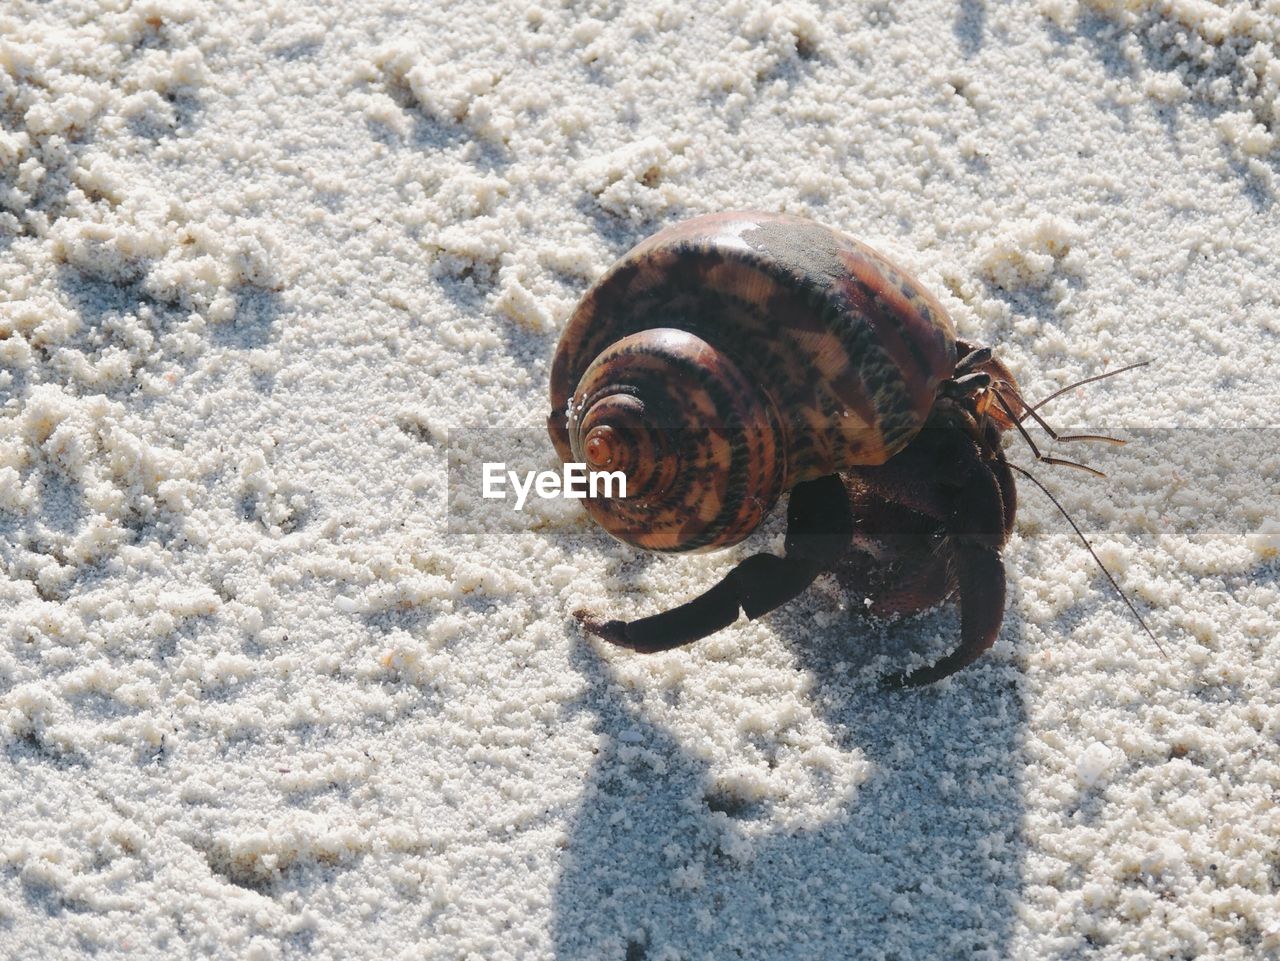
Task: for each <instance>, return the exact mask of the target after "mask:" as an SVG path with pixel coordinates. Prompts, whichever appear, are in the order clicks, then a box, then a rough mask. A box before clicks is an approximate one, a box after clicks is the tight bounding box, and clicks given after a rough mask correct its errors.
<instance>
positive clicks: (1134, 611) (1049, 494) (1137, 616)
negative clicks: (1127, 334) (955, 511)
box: [1005, 371, 1169, 658]
mask: <svg viewBox="0 0 1280 961" xmlns="http://www.w3.org/2000/svg"><path fill="white" fill-rule="evenodd" d="M1115 373H1119V371H1115ZM1005 463H1008V461H1006V462H1005ZM1009 466H1010V467H1012V468H1013V469H1014V470H1016V471H1017V472H1018V473H1019V474H1021V475H1022V476H1023V477H1025V478H1027V479H1028V480H1030V481H1031V483H1033V484H1035V485H1036V487H1039V488H1040V489H1041V490H1042V491H1044V495H1045V497H1047V498H1049V500H1051V501H1053V506H1054V507H1056V508H1058V510H1059V511H1061V513H1062V516H1063V517H1065V518H1066V519H1067V523H1068V524H1070V525H1071V529H1072V530H1073V531H1075V532H1076V536H1077V537H1079V538H1080V542H1081V543H1082V544H1084V546H1085V549H1086V550H1087V551H1088V552H1089V554H1090V555H1091V556H1092V557H1093V559H1094V561H1095V562H1096V563H1097V565H1098V567H1100V568H1101V569H1102V573H1104V574H1106V575H1107V580H1109V581H1110V582H1111V586H1112V587H1114V588H1115V590H1116V593H1117V594H1119V595H1120V599H1121V600H1122V601H1124V602H1125V605H1126V606H1127V607H1128V608H1129V612H1130V613H1131V614H1133V616H1134V618H1135V619H1136V620H1137V622H1138V623H1139V624H1140V625H1141V626H1142V629H1143V630H1144V631H1146V632H1147V637H1149V638H1151V640H1152V641H1153V642H1154V643H1155V645H1156V649H1157V650H1158V651H1159V652H1160V653H1161V654H1163V655H1164V656H1165V657H1166V658H1167V657H1168V656H1169V654H1168V652H1167V651H1165V649H1164V645H1162V644H1161V643H1160V641H1159V640H1158V639H1157V638H1156V636H1155V635H1154V634H1152V633H1151V628H1149V627H1147V622H1146V621H1144V620H1143V619H1142V615H1141V614H1139V613H1138V609H1137V608H1136V607H1134V606H1133V601H1131V600H1129V595H1128V594H1126V593H1125V592H1124V591H1122V590H1121V589H1120V585H1119V584H1117V583H1116V579H1115V578H1114V577H1112V576H1111V572H1110V571H1109V570H1107V565H1106V564H1104V563H1102V558H1100V557H1099V556H1098V554H1097V552H1096V551H1094V549H1093V545H1092V544H1090V543H1089V539H1088V538H1087V537H1085V536H1084V532H1083V531H1082V530H1080V528H1079V526H1078V525H1077V524H1076V522H1075V521H1073V520H1072V519H1071V515H1070V514H1068V513H1067V509H1066V508H1065V507H1063V506H1062V504H1061V502H1060V501H1059V500H1058V498H1056V497H1054V496H1053V494H1052V492H1051V491H1050V490H1049V488H1047V487H1045V486H1044V485H1043V484H1042V483H1040V481H1039V480H1038V479H1037V478H1036V476H1035V475H1034V474H1032V473H1031V472H1030V471H1029V470H1025V469H1024V468H1021V467H1019V466H1018V465H1017V464H1009Z"/></svg>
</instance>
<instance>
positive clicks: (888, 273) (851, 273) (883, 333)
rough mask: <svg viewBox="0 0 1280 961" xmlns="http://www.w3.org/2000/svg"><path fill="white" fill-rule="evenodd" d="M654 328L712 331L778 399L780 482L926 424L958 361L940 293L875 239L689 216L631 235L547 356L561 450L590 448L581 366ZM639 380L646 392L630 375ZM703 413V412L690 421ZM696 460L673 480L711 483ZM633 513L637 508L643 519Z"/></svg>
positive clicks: (785, 220)
mask: <svg viewBox="0 0 1280 961" xmlns="http://www.w3.org/2000/svg"><path fill="white" fill-rule="evenodd" d="M656 329H671V330H676V331H681V332H684V333H686V334H688V335H690V336H691V337H693V338H695V339H696V340H698V341H700V342H701V343H703V344H705V345H707V347H708V349H710V350H711V351H712V352H713V353H714V354H715V355H716V356H717V357H719V358H720V360H719V361H718V363H719V364H720V365H721V368H722V369H728V368H729V367H732V368H733V370H734V371H736V373H735V375H734V376H735V377H736V378H739V379H740V380H741V381H742V382H743V383H744V384H745V385H746V387H743V388H742V389H743V390H744V391H745V392H746V393H748V394H749V395H753V396H758V397H762V398H763V400H761V403H762V404H763V407H762V410H766V411H768V410H772V411H773V413H772V414H768V413H766V414H765V415H764V416H765V421H768V420H769V418H770V417H773V418H774V419H775V420H776V425H774V427H773V428H771V429H773V430H774V433H773V435H772V436H773V437H774V438H775V440H776V443H775V446H776V447H777V448H778V449H779V450H780V451H781V453H780V454H779V455H778V456H777V458H776V459H775V461H776V463H777V464H780V465H781V466H780V469H781V470H782V471H783V478H782V490H789V489H790V488H791V487H793V486H795V485H796V484H798V483H800V482H802V481H805V480H811V479H813V478H816V477H821V476H824V475H826V474H831V473H836V472H839V471H841V470H846V469H849V468H851V467H857V466H871V465H876V464H881V463H884V461H886V460H887V459H888V458H890V457H892V456H893V455H894V454H895V453H897V452H898V451H899V450H901V449H902V448H903V447H905V446H906V445H907V443H909V442H910V440H911V439H912V437H914V436H915V434H916V433H917V432H918V431H919V429H920V428H921V426H923V424H924V422H925V420H926V419H927V418H928V416H929V412H930V410H931V409H932V407H933V403H934V398H935V396H936V394H937V390H938V385H939V384H940V383H941V382H942V381H943V380H945V379H946V378H948V377H950V376H951V374H952V372H953V370H954V369H955V364H956V344H955V333H954V331H953V329H952V326H951V321H950V319H949V318H948V317H947V314H946V312H945V311H944V310H943V309H942V307H941V305H939V304H938V302H937V301H936V300H934V299H933V297H932V296H930V295H929V294H928V293H927V292H926V291H924V290H923V289H922V288H921V287H920V286H919V285H918V284H917V283H916V282H915V281H914V280H912V279H911V277H910V276H909V275H908V274H907V273H906V272H905V271H903V270H901V269H900V268H898V267H896V266H895V265H894V264H892V263H891V262H890V261H888V260H887V259H886V258H884V257H883V256H882V255H880V254H879V253H877V252H876V251H874V250H872V249H871V248H869V247H867V246H865V245H863V244H860V243H858V242H857V241H855V240H853V239H851V238H849V237H847V236H845V235H844V234H842V233H839V232H838V231H834V230H831V229H830V228H827V227H824V226H822V225H821V224H817V223H815V222H813V221H810V220H806V219H804V218H800V217H792V216H787V215H779V214H767V213H756V212H741V213H725V214H711V215H707V216H703V217H696V218H693V219H692V220H687V221H684V222H683V223H679V224H676V225H674V226H672V227H669V228H667V229H665V230H663V231H660V232H659V233H657V234H654V235H653V236H651V237H649V238H648V239H647V240H644V241H642V242H641V243H640V244H639V245H637V246H636V247H635V248H633V249H632V250H631V251H630V252H629V253H628V254H626V255H625V256H624V257H623V258H622V259H621V260H619V261H618V262H617V263H616V264H615V265H614V266H613V267H611V268H610V269H609V271H608V272H607V273H606V274H605V275H604V276H603V277H602V278H601V279H600V280H599V281H598V282H597V283H596V284H595V285H593V286H592V288H591V289H590V290H589V291H588V292H587V293H586V294H585V295H584V297H583V298H582V300H581V302H580V303H579V304H578V307H577V308H576V310H575V311H574V314H573V316H572V317H571V318H570V320H569V323H568V325H567V326H566V328H565V331H564V333H563V335H562V336H561V339H560V344H559V346H558V348H557V350H556V355H555V359H554V361H553V364H552V372H551V407H552V413H551V416H550V417H549V418H548V428H549V430H550V433H551V437H552V441H553V442H554V444H555V446H556V450H557V452H558V453H559V455H560V457H561V459H562V460H565V461H568V460H570V459H574V460H578V461H582V460H586V457H585V455H586V453H588V451H587V448H586V447H582V448H581V449H580V450H578V451H576V452H575V450H574V449H573V446H572V443H571V440H570V433H571V427H572V426H573V425H572V424H571V423H570V422H569V421H570V418H567V417H566V409H567V408H568V407H569V406H570V399H571V398H573V399H574V401H573V403H574V405H577V404H580V403H581V401H582V399H583V397H584V396H585V395H586V394H588V393H590V391H588V390H585V389H584V388H583V387H582V386H581V384H582V382H583V381H584V380H585V375H586V374H587V372H588V369H589V368H592V367H593V365H594V364H595V362H596V360H597V358H599V357H601V356H602V355H604V354H605V353H606V352H607V351H609V350H611V349H612V348H611V345H615V344H617V343H619V342H626V341H627V339H628V338H630V337H632V336H634V335H637V334H640V333H642V332H644V331H654V330H656ZM697 383H698V378H697V377H696V376H689V377H685V376H684V375H682V379H681V380H679V381H678V382H673V383H670V384H668V385H667V386H665V387H662V388H658V387H657V386H656V385H655V388H654V389H655V390H657V391H658V393H660V394H663V395H665V396H675V397H683V396H684V395H683V394H681V391H687V390H689V389H690V387H691V386H692V385H695V384H697ZM624 393H625V392H624ZM632 394H633V396H635V397H639V393H638V388H633V389H632ZM654 396H657V394H655V395H654ZM641 399H642V400H644V399H643V398H641ZM620 403H621V401H620ZM645 403H649V401H645ZM734 403H738V404H742V403H743V402H742V401H734ZM671 406H672V408H673V409H679V406H680V405H678V404H676V405H671ZM725 409H732V407H729V408H725ZM685 410H686V413H693V412H694V411H695V410H696V408H695V407H694V406H690V405H686V408H685ZM682 423H683V422H682ZM761 423H763V421H762V422H761ZM698 426H704V427H705V426H706V425H692V426H691V427H690V428H688V429H697V427H698ZM587 433H589V431H588V432H587ZM601 437H603V438H604V439H603V440H600V439H599V438H601ZM596 438H597V440H596V441H595V442H594V443H593V446H592V449H593V450H599V451H607V450H608V449H609V447H610V445H611V444H612V443H613V439H612V435H609V434H604V435H596ZM582 440H583V441H585V440H586V435H583V437H582ZM579 455H583V456H579ZM690 463H697V464H699V465H700V466H699V467H697V468H696V469H697V470H699V471H701V470H705V469H708V468H709V467H710V466H711V463H712V462H710V461H696V462H689V461H686V462H685V463H684V464H682V465H681V467H680V474H681V476H680V477H677V478H676V479H675V480H674V481H673V483H674V484H679V485H686V484H687V485H692V486H697V485H703V486H706V485H707V484H708V483H709V482H707V481H706V480H704V479H698V478H694V479H686V478H684V477H683V472H685V471H688V470H689V469H691V468H690V466H689V464H690ZM768 469H769V470H772V469H774V468H772V467H770V468H768ZM762 473H767V470H762ZM664 476H665V475H664ZM628 493H630V490H628ZM685 503H686V506H689V507H692V506H694V505H693V504H692V502H691V501H686V502H685ZM770 503H772V501H770ZM588 509H589V510H590V509H591V508H590V507H589V508H588ZM697 509H698V511H700V512H703V511H704V509H703V508H701V507H699V508H697ZM706 510H709V508H708V509H706ZM593 516H594V514H593ZM699 516H702V514H701V513H700V514H699ZM641 520H642V519H641V518H639V517H637V518H636V519H635V524H636V525H637V526H636V527H635V530H636V531H637V532H639V531H640V530H641V528H642V524H641ZM606 526H607V525H606ZM744 536H745V535H744ZM641 539H643V538H641ZM694 540H695V542H697V539H696V538H695V539H694ZM633 543H640V540H639V539H638V540H633ZM697 543H698V546H719V545H718V544H714V543H708V544H703V543H702V542H697ZM726 543H732V541H727V542H726ZM641 546H649V545H648V544H641ZM657 549H667V550H681V549H688V548H685V547H680V546H663V547H660V548H657Z"/></svg>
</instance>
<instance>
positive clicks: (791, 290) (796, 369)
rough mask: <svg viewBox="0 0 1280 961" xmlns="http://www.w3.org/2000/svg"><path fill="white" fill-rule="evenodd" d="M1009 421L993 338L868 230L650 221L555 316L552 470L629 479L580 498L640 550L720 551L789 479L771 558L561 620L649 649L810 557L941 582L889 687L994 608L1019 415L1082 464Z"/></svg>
mask: <svg viewBox="0 0 1280 961" xmlns="http://www.w3.org/2000/svg"><path fill="white" fill-rule="evenodd" d="M1131 366H1138V365H1131ZM1122 369H1128V368H1122ZM1118 372H1119V371H1114V372H1113V373H1118ZM1101 376H1106V375H1101ZM1094 379H1097V378H1096V377H1095V378H1089V380H1094ZM1084 382H1085V381H1081V383H1084ZM1072 386H1078V385H1072ZM1054 396H1056V395H1054ZM1048 399H1052V398H1046V400H1048ZM1042 403H1043V402H1042ZM1035 406H1038V405H1035ZM1027 417H1032V418H1034V419H1035V420H1036V421H1037V422H1039V423H1040V424H1041V425H1042V426H1043V427H1045V428H1046V429H1048V425H1047V424H1045V423H1044V421H1043V419H1042V418H1041V417H1040V416H1039V415H1038V414H1036V412H1035V408H1034V406H1033V405H1030V404H1028V403H1026V402H1025V401H1024V400H1023V398H1022V395H1021V393H1020V391H1019V388H1018V385H1017V383H1016V381H1015V380H1014V378H1013V376H1012V374H1011V373H1010V372H1009V370H1008V369H1007V368H1006V367H1005V366H1004V364H1002V363H1001V362H1000V361H999V360H997V359H996V358H995V357H994V356H993V355H992V351H991V349H990V348H988V347H977V346H974V345H971V344H968V343H965V342H964V341H960V340H957V339H956V335H955V331H954V329H953V327H952V324H951V320H950V318H949V317H948V316H947V313H946V311H945V310H944V309H943V308H942V306H941V304H939V303H938V301H937V300H935V299H934V298H933V297H932V296H931V295H930V294H929V293H928V292H927V291H926V290H925V289H924V288H923V287H922V286H921V285H920V284H919V283H918V282H917V281H915V280H914V279H912V278H911V276H910V275H908V274H907V272H906V271H904V270H903V269H901V268H900V267H897V266H896V265H894V264H893V263H892V262H890V261H889V260H888V259H887V258H885V257H884V256H882V255H881V254H879V253H877V252H876V251H875V250H872V249H871V248H870V247H868V246H866V245H865V244H862V243H859V242H858V241H856V240H853V239H852V238H850V237H847V236H845V235H844V234H842V233H840V232H838V231H836V230H833V229H830V228H828V227H825V226H823V225H821V224H818V223H815V222H813V221H811V220H807V219H804V218H800V217H794V216H786V215H779V214H769V213H760V212H752V211H745V212H737V213H720V214H711V215H707V216H701V217H696V218H694V219H692V220H687V221H685V222H683V223H679V224H676V225H674V226H672V227H669V228H667V229H665V230H662V231H660V232H659V233H657V234H655V235H653V236H651V237H649V238H648V239H647V240H644V241H642V242H641V243H640V244H639V245H638V246H636V247H635V248H633V249H632V250H631V251H630V252H629V253H627V254H626V255H625V256H624V257H623V258H622V259H621V260H620V261H618V262H617V263H616V264H615V265H614V266H613V267H612V268H610V269H609V270H608V271H607V273H606V274H605V275H604V276H603V277H602V278H601V279H600V280H599V281H598V282H597V283H596V284H595V285H594V286H592V287H591V289H590V290H588V291H587V293H586V294H585V295H584V296H583V298H582V300H581V302H580V303H579V304H578V306H577V309H576V310H575V311H574V313H573V315H572V317H571V318H570V320H569V322H568V325H567V326H566V328H565V330H564V333H563V335H562V336H561V339H560V342H559V346H558V347H557V350H556V354H555V359H554V361H553V364H552V370H551V414H550V416H549V417H548V420H547V426H548V429H549V431H550V434H551V439H552V442H553V443H554V445H555V448H556V451H557V453H558V454H559V456H560V458H561V460H562V461H564V462H566V463H570V462H572V463H583V464H586V465H587V468H588V469H591V470H607V471H620V472H622V474H623V475H625V477H626V481H627V485H626V488H627V489H626V496H625V497H614V498H588V499H587V500H585V501H584V504H585V506H586V509H587V511H588V513H589V514H590V516H591V517H592V518H593V519H594V520H595V521H596V522H597V523H599V524H600V525H601V526H602V527H604V529H605V530H607V531H608V532H609V533H610V534H612V535H613V536H614V537H616V538H618V539H619V540H622V541H624V542H626V543H628V544H632V545H634V546H636V547H640V548H644V549H646V550H651V551H705V550H713V549H716V548H721V547H727V546H729V545H732V544H736V543H738V542H739V541H741V540H743V539H744V538H745V537H747V536H748V535H749V534H750V533H751V532H752V531H753V530H755V529H756V528H757V527H758V526H759V525H760V523H761V521H762V520H763V519H764V518H765V516H766V515H767V514H768V513H769V511H770V510H771V509H772V508H773V506H774V505H775V503H776V502H777V500H778V499H779V497H780V496H781V495H782V494H783V493H784V492H788V491H789V492H790V501H789V504H788V511H787V534H786V540H785V555H784V556H782V557H779V556H776V555H774V554H768V553H762V554H755V555H753V556H750V557H748V558H746V559H745V560H744V561H742V562H741V563H739V564H738V565H737V566H736V567H734V568H733V569H732V570H731V571H730V572H729V573H728V574H727V575H726V576H725V577H724V579H723V580H721V581H720V582H719V583H718V584H716V585H715V586H714V587H712V588H711V589H710V590H708V591H707V592H706V593H704V594H702V595H701V596H699V597H696V598H694V599H693V600H690V601H688V602H686V603H683V604H680V605H679V606H677V607H674V608H672V609H671V610H668V611H665V612H663V613H660V614H656V615H654V616H651V617H645V618H641V619H639V620H633V621H623V620H616V619H607V618H604V617H601V616H599V615H597V614H595V613H593V612H590V611H578V612H576V613H577V616H578V617H579V619H580V620H581V622H582V623H583V625H584V626H585V627H586V628H587V630H589V631H591V632H592V633H594V634H596V635H598V636H599V637H602V638H604V639H605V640H608V641H611V642H613V643H614V644H618V645H621V646H623V647H627V648H631V649H632V650H635V651H641V652H652V651H662V650H668V649H671V648H674V647H678V646H680V645H683V644H687V643H690V642H692V641H694V640H697V639H698V638H702V637H705V636H707V635H709V634H711V633H714V632H715V631H718V630H720V629H721V628H723V627H726V626H727V625H729V624H731V623H732V622H733V621H735V620H736V619H737V618H738V616H739V612H740V611H741V612H743V613H745V614H746V615H747V617H748V618H756V617H760V616H761V615H763V614H766V613H768V612H769V611H771V610H773V609H775V608H777V607H779V606H780V605H782V604H785V603H786V602H787V601H789V600H791V599H793V598H795V597H796V596H798V595H799V594H800V593H802V592H803V591H804V590H805V589H806V588H807V587H808V586H809V585H810V584H811V583H812V582H813V581H814V580H815V579H816V578H817V577H818V575H819V574H821V573H823V572H825V571H829V572H831V573H832V574H833V575H834V576H835V577H836V579H837V581H838V582H839V583H840V585H841V586H842V587H843V589H844V590H845V591H846V592H847V595H848V596H849V597H850V598H852V599H853V600H854V602H855V603H858V604H863V603H865V604H866V606H867V607H868V608H869V610H870V612H871V613H873V614H877V615H882V616H897V615H904V614H911V613H915V612H917V611H922V610H924V609H926V608H929V607H933V606H935V605H937V604H939V603H941V602H943V601H944V600H946V599H947V598H948V597H950V596H952V595H958V597H959V604H960V642H959V645H958V646H957V647H956V648H955V650H954V651H953V652H952V653H950V654H948V655H946V656H945V657H943V658H942V659H941V660H940V661H938V662H937V663H935V664H933V665H932V666H929V667H925V668H921V669H918V670H916V671H914V672H911V673H909V674H900V675H896V676H895V677H893V678H891V679H890V683H892V684H909V685H917V684H926V683H929V682H932V681H935V680H938V679H940V678H943V677H946V676H947V675H949V674H951V673H953V672H954V671H957V670H959V669H960V668H962V667H964V666H965V665H967V664H969V663H971V662H972V661H974V660H975V659H977V658H978V657H979V656H980V655H981V654H982V653H983V652H984V651H985V650H987V649H988V648H989V647H991V645H992V644H993V643H994V642H995V640H996V637H997V635H998V633H999V630H1000V625H1001V623H1002V621H1003V616H1004V601H1005V573H1004V564H1003V561H1002V559H1001V549H1002V548H1003V546H1004V545H1005V543H1006V541H1007V540H1008V538H1009V535H1010V533H1011V531H1012V530H1013V523H1014V515H1015V512H1016V509H1017V489H1016V486H1015V484H1014V472H1018V473H1022V474H1026V472H1025V471H1023V470H1022V469H1021V468H1018V467H1016V466H1015V465H1013V464H1010V463H1009V462H1008V461H1007V460H1006V459H1005V455H1004V451H1003V448H1002V435H1003V434H1004V432H1006V431H1009V430H1013V429H1017V430H1018V431H1019V432H1020V433H1021V434H1022V436H1023V437H1025V438H1026V440H1027V441H1028V443H1030V444H1031V450H1032V452H1033V453H1034V455H1035V457H1036V458H1037V459H1039V460H1041V461H1045V462H1052V463H1060V464H1069V465H1071V466H1077V467H1081V466H1083V465H1079V464H1075V463H1074V462H1071V461H1064V460H1061V459H1059V458H1050V457H1045V456H1043V455H1042V454H1040V452H1039V450H1038V449H1037V448H1036V446H1035V444H1034V443H1032V442H1031V438H1030V436H1029V435H1028V434H1027V432H1026V431H1025V430H1024V429H1023V428H1022V424H1021V421H1022V420H1023V419H1025V418H1027ZM1050 433H1051V435H1052V436H1054V437H1055V438H1057V439H1062V440H1071V439H1096V440H1104V441H1111V442H1114V443H1119V441H1117V440H1115V439H1114V438H1105V437H1098V436H1095V435H1072V436H1070V437H1063V436H1061V435H1058V434H1055V433H1053V432H1052V430H1050ZM1085 469H1088V468H1085ZM1026 476H1028V477H1030V475H1029V474H1027V475H1026ZM1032 479H1033V480H1034V478H1032ZM1036 483H1037V484H1038V483H1039V482H1038V481H1037V482H1036ZM1046 493H1048V491H1046ZM1055 503H1056V501H1055ZM1068 520H1070V518H1068ZM1073 526H1074V524H1073ZM1077 531H1078V529H1077ZM1086 544H1087V542H1086ZM1095 558H1096V555H1095ZM1104 571H1105V568H1104ZM1107 576H1108V578H1110V574H1108V575H1107ZM1112 583H1113V584H1114V583H1115V582H1114V580H1113V581H1112ZM1117 590H1119V588H1118V587H1117ZM1122 596H1123V594H1122ZM1125 601H1126V603H1128V599H1127V598H1125ZM1130 609H1131V610H1133V607H1132V605H1131V604H1130ZM1134 614H1135V616H1137V612H1136V610H1135V611H1134ZM1139 620H1141V619H1140V618H1139ZM1145 626H1146V625H1145V624H1144V625H1143V627H1144V628H1145ZM1148 633H1149V632H1148Z"/></svg>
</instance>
